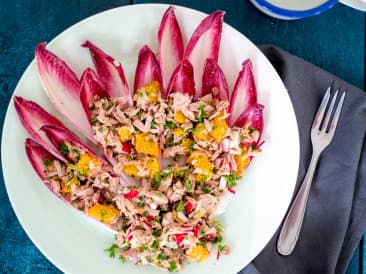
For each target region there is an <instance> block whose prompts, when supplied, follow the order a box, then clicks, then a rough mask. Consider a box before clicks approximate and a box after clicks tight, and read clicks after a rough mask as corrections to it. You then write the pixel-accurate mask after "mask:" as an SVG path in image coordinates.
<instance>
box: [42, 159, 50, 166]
mask: <svg viewBox="0 0 366 274" xmlns="http://www.w3.org/2000/svg"><path fill="white" fill-rule="evenodd" d="M43 164H44V165H45V166H50V165H51V164H52V161H51V160H50V159H48V158H43Z"/></svg>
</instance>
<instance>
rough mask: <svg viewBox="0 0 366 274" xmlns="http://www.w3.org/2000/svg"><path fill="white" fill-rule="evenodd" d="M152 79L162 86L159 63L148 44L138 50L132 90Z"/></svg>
mask: <svg viewBox="0 0 366 274" xmlns="http://www.w3.org/2000/svg"><path fill="white" fill-rule="evenodd" d="M153 81H157V82H158V83H159V85H160V87H162V79H161V71H160V66H159V63H158V61H157V60H156V57H155V54H154V53H153V52H152V50H151V49H150V48H149V47H148V46H144V47H143V48H142V49H141V50H140V52H139V57H138V61H137V67H136V73H135V82H134V91H136V90H138V89H139V88H140V87H143V86H145V85H147V84H149V83H151V82H153Z"/></svg>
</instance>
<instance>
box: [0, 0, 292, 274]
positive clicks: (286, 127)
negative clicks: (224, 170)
mask: <svg viewBox="0 0 366 274" xmlns="http://www.w3.org/2000/svg"><path fill="white" fill-rule="evenodd" d="M167 8H168V6H167V5H153V4H151V5H134V6H125V7H121V8H117V9H113V10H109V11H106V12H103V13H100V14H98V15H95V16H92V17H90V18H88V19H86V20H83V21H82V22H80V23H78V24H76V25H74V26H72V27H71V28H69V29H68V30H66V31H65V32H63V33H62V34H60V35H59V36H57V37H56V38H55V39H54V40H53V41H52V42H51V43H50V44H49V49H51V50H52V51H54V52H55V53H56V54H58V55H59V56H60V57H61V58H63V59H64V60H66V61H67V63H68V64H69V65H70V66H71V67H72V68H73V69H74V70H75V72H76V73H77V74H78V75H79V76H80V75H81V72H82V70H83V69H84V68H86V67H87V66H91V65H92V63H91V61H90V57H89V54H88V51H87V50H86V49H84V48H81V47H80V44H81V43H83V42H84V41H85V40H86V39H89V40H91V41H92V42H94V43H96V44H97V45H98V46H100V47H102V48H103V49H104V50H105V51H107V52H108V53H110V54H111V55H113V56H114V57H116V58H117V59H118V60H120V61H122V63H123V66H124V68H125V72H126V74H127V75H128V80H129V82H130V83H132V79H133V72H134V69H135V65H136V62H137V53H138V50H139V49H140V48H141V47H142V46H143V45H144V44H149V45H150V46H151V47H152V48H153V49H155V50H156V49H157V42H156V36H157V29H158V26H159V24H160V20H161V18H162V15H163V13H164V11H165V10H166V9H167ZM176 15H177V17H178V20H179V22H180V25H181V28H182V31H183V35H184V37H186V38H187V37H189V36H190V34H191V33H192V32H193V30H194V29H195V27H196V26H197V25H198V24H199V22H200V21H201V20H202V19H203V18H204V17H205V14H204V13H201V12H198V11H195V10H191V9H188V8H183V7H177V8H176ZM247 58H251V59H252V61H253V64H254V75H255V79H256V82H257V88H258V97H259V98H258V101H259V102H260V103H261V104H263V105H264V106H265V112H264V119H265V129H264V134H263V139H264V140H265V141H266V143H265V144H264V145H263V152H262V153H261V154H260V155H258V157H256V158H255V160H254V161H253V163H252V165H251V166H250V168H249V170H248V171H247V173H246V174H245V176H244V177H243V180H242V182H241V185H240V186H239V187H238V191H237V194H236V195H235V197H234V199H233V201H232V203H231V205H230V206H229V209H228V210H227V212H226V213H225V214H224V216H222V217H221V219H222V220H223V224H224V227H225V232H224V235H225V239H226V242H227V244H228V245H230V246H231V247H232V253H231V254H230V256H222V257H221V258H220V260H219V261H218V262H216V261H215V260H214V259H209V260H206V261H205V262H203V263H200V264H199V263H190V264H188V265H186V266H185V267H184V271H183V273H190V274H193V273H200V274H205V273H210V274H214V273H217V274H222V273H228V274H229V273H236V272H238V271H239V270H240V269H242V268H243V267H244V266H245V265H247V264H248V263H249V262H250V261H251V260H253V259H254V258H255V256H256V255H257V254H258V253H259V252H260V251H261V250H262V249H263V248H264V246H265V245H266V244H267V243H268V241H269V240H270V238H271V237H272V236H273V234H274V232H275V231H276V229H277V228H278V226H279V225H280V222H281V220H282V218H283V217H284V214H285V212H286V209H287V207H288V205H289V202H290V199H291V196H292V193H293V190H294V186H295V182H296V177H297V171H298V162H299V138H298V130H297V123H296V119H295V115H294V111H293V108H292V104H291V102H290V99H289V96H288V94H287V91H286V89H285V87H284V85H283V83H282V81H281V79H280V77H279V76H278V74H277V73H276V72H275V70H274V69H273V67H272V66H271V64H270V63H269V61H268V60H267V59H266V58H265V57H264V55H263V54H262V53H261V52H260V51H259V50H258V49H257V48H256V47H255V46H254V44H252V43H251V42H250V41H249V40H248V39H247V38H246V37H245V36H243V35H242V34H240V33H239V32H238V31H236V30H235V29H233V28H232V27H230V26H228V25H226V24H225V25H224V27H223V35H222V44H221V53H220V60H219V63H220V64H221V67H222V68H223V70H224V72H225V73H226V76H227V80H228V82H229V86H230V88H232V87H233V84H234V81H235V79H236V76H237V74H238V72H239V70H240V68H241V62H242V61H243V60H245V59H247ZM14 94H16V95H20V96H23V97H25V98H27V99H32V100H34V101H36V102H38V103H39V104H41V105H42V106H44V107H45V108H47V109H48V110H49V111H51V112H52V113H55V111H54V110H53V108H52V106H51V105H50V103H49V101H48V99H47V97H46V95H45V93H44V92H43V90H42V87H41V84H40V81H39V79H38V75H37V71H36V66H35V63H34V61H33V62H32V63H31V64H30V65H29V67H28V68H27V70H26V71H25V73H24V75H23V76H22V78H21V80H20V81H19V83H18V86H17V87H16V89H15V92H14ZM26 137H27V133H26V132H25V130H24V129H23V128H22V126H21V124H20V122H19V120H18V118H17V114H16V112H15V109H14V106H13V103H12V102H11V103H10V106H9V108H8V112H7V114H6V118H5V123H4V130H3V138H2V151H1V153H2V160H3V173H4V178H5V184H6V189H7V191H8V195H9V199H10V201H11V204H12V206H13V208H14V210H15V213H16V215H17V217H18V219H19V221H20V223H21V224H22V226H23V228H24V230H25V231H26V232H27V234H28V235H29V237H30V238H31V239H32V241H33V242H34V244H35V245H36V246H37V247H38V248H39V249H40V250H41V251H42V252H43V254H44V255H45V256H46V257H47V258H48V259H49V260H50V261H52V262H53V263H54V264H55V265H56V266H57V267H58V268H60V269H61V270H62V271H64V272H66V273H89V274H92V273H97V274H99V273H134V274H137V273H149V274H154V273H159V274H160V273H162V272H161V271H160V270H156V269H154V268H153V267H150V266H143V267H141V266H135V265H133V264H131V263H126V264H124V265H123V264H121V263H120V262H119V261H118V259H114V260H113V259H110V258H109V257H108V255H107V253H106V252H104V251H103V250H104V249H105V248H106V247H108V246H110V244H111V243H112V241H113V236H112V235H111V234H110V233H109V232H107V231H105V230H103V229H101V228H100V227H99V226H98V225H96V224H95V223H94V222H90V221H89V220H87V219H85V218H83V217H82V216H81V214H78V213H77V212H75V211H73V210H72V209H71V208H68V207H66V206H65V205H64V204H63V203H62V202H61V201H60V200H58V199H57V197H55V196H54V195H53V194H52V193H50V192H49V191H48V189H47V188H46V187H45V186H44V185H43V184H42V183H41V181H40V179H39V178H38V177H37V175H36V173H35V172H34V171H33V169H32V167H31V166H30V164H29V162H28V160H27V158H26V156H25V152H24V139H25V138H26Z"/></svg>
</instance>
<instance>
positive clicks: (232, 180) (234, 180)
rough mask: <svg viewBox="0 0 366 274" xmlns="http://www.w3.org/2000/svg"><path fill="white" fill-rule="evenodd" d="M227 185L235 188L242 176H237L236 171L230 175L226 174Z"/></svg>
mask: <svg viewBox="0 0 366 274" xmlns="http://www.w3.org/2000/svg"><path fill="white" fill-rule="evenodd" d="M224 177H225V180H226V183H227V186H228V187H229V188H233V187H235V186H236V185H237V184H238V180H239V179H240V177H238V176H236V174H235V172H233V173H231V174H230V175H226V176H224Z"/></svg>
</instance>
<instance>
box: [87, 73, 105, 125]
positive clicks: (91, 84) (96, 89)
mask: <svg viewBox="0 0 366 274" xmlns="http://www.w3.org/2000/svg"><path fill="white" fill-rule="evenodd" d="M95 96H99V97H100V98H105V97H108V94H107V93H106V92H105V91H104V89H103V88H102V86H101V84H100V83H99V81H98V76H97V75H96V74H95V72H94V70H92V69H91V68H87V69H86V70H85V71H84V72H83V75H82V76H81V91H80V101H81V104H82V106H83V108H84V111H85V113H86V115H87V117H88V119H89V121H90V119H91V113H90V109H89V106H90V105H91V104H92V103H93V102H94V98H95Z"/></svg>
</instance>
